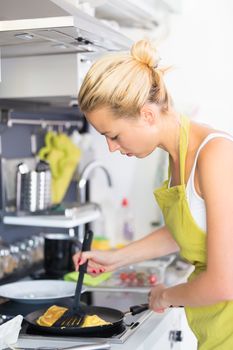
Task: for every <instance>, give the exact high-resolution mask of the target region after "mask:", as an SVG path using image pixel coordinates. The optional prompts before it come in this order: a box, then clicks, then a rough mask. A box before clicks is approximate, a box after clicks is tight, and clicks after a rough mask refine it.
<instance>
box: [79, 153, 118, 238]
mask: <svg viewBox="0 0 233 350" xmlns="http://www.w3.org/2000/svg"><path fill="white" fill-rule="evenodd" d="M96 168H101V169H102V170H103V171H104V173H105V175H106V177H107V181H108V185H109V186H110V187H111V186H112V179H111V176H110V174H109V172H108V170H107V169H106V168H105V166H104V165H103V164H102V163H101V162H100V161H98V160H94V161H91V162H90V163H88V164H87V165H86V166H85V168H84V169H83V171H82V172H81V174H80V176H79V180H78V183H77V196H78V203H80V204H84V203H86V185H87V181H88V179H89V177H90V175H91V173H92V171H93V170H95V169H96ZM84 232H85V225H84V224H82V225H79V227H78V235H79V239H80V240H81V242H82V241H83V237H84Z"/></svg>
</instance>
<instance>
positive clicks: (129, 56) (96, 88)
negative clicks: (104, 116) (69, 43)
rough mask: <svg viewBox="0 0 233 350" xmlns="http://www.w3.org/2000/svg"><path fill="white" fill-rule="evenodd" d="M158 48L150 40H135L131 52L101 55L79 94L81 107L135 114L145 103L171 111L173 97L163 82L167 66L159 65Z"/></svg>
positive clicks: (121, 113)
mask: <svg viewBox="0 0 233 350" xmlns="http://www.w3.org/2000/svg"><path fill="white" fill-rule="evenodd" d="M158 62H159V57H158V54H157V51H156V50H155V49H154V48H153V46H152V44H151V43H150V42H149V41H147V40H140V41H138V42H136V43H135V44H134V45H133V46H132V48H131V51H130V53H124V52H120V53H113V54H108V55H105V56H103V57H101V58H100V59H99V60H97V62H95V63H94V64H93V65H92V67H91V68H90V69H89V71H88V73H87V75H86V77H85V79H84V81H83V83H82V86H81V88H80V91H79V94H78V102H79V106H80V109H81V110H82V111H83V112H84V113H87V112H92V111H93V110H96V109H98V108H101V107H108V108H109V109H110V110H111V111H112V112H113V113H114V114H115V115H116V116H117V117H135V116H136V115H139V113H140V109H141V108H142V106H143V105H144V104H145V103H146V102H149V103H156V104H157V105H158V106H160V107H161V108H162V109H163V110H166V111H167V110H169V108H170V106H171V98H170V96H169V94H168V92H167V89H166V86H165V84H164V81H163V74H164V72H165V71H166V70H167V69H162V68H158Z"/></svg>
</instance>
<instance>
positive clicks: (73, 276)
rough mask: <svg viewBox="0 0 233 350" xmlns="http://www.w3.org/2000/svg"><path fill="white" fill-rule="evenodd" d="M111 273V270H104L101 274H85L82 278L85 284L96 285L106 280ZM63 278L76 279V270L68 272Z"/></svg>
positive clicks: (66, 279)
mask: <svg viewBox="0 0 233 350" xmlns="http://www.w3.org/2000/svg"><path fill="white" fill-rule="evenodd" d="M111 275H112V273H111V272H105V273H102V274H101V275H99V276H96V277H92V276H91V275H88V274H85V275H84V279H83V284H84V285H86V286H90V287H96V286H98V285H99V284H100V283H102V282H104V281H106V280H107V279H108V278H110V277H111ZM63 278H64V280H65V281H72V282H76V281H77V280H78V272H76V271H73V272H69V273H67V274H66V275H65V276H64V277H63Z"/></svg>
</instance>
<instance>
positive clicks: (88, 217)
mask: <svg viewBox="0 0 233 350" xmlns="http://www.w3.org/2000/svg"><path fill="white" fill-rule="evenodd" d="M100 214H101V210H100V207H99V206H98V205H96V206H94V207H93V208H91V209H90V208H89V207H87V209H86V210H82V211H80V213H78V214H77V215H76V216H73V217H67V216H65V215H60V214H59V215H58V214H56V215H51V214H49V215H24V216H10V215H9V216H4V217H3V223H4V224H6V225H20V226H34V227H59V228H74V227H77V226H79V225H83V224H86V223H89V222H91V221H94V220H96V219H98V217H99V216H100Z"/></svg>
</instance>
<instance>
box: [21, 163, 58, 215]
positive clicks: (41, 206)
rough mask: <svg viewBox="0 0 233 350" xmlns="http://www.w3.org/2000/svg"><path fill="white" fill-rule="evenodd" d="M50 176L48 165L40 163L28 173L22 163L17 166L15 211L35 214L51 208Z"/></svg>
mask: <svg viewBox="0 0 233 350" xmlns="http://www.w3.org/2000/svg"><path fill="white" fill-rule="evenodd" d="M51 186H52V176H51V171H50V167H49V164H48V163H46V162H44V161H40V162H39V163H38V164H37V167H36V169H35V170H31V171H29V169H28V167H27V165H26V164H24V163H20V164H18V166H17V174H16V210H17V212H30V213H33V212H37V211H43V210H47V209H49V208H50V207H51Z"/></svg>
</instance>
